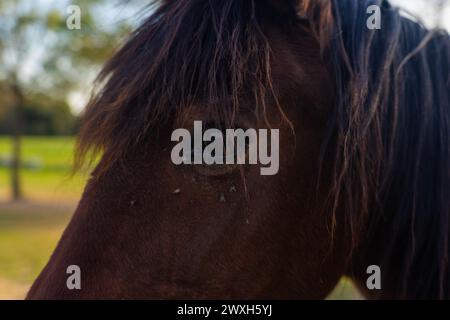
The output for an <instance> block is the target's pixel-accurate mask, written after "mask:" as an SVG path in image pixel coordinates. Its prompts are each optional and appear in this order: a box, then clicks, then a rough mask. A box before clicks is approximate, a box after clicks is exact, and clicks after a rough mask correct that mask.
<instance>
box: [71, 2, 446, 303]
mask: <svg viewBox="0 0 450 320" xmlns="http://www.w3.org/2000/svg"><path fill="white" fill-rule="evenodd" d="M282 3H285V4H287V5H285V6H284V5H282V7H283V8H284V10H285V11H286V12H287V13H290V15H291V16H296V17H301V18H302V20H304V19H306V20H308V21H309V24H310V26H309V27H310V29H311V32H313V34H314V36H315V37H316V39H317V41H318V43H319V44H320V47H321V51H322V54H323V61H324V63H325V64H326V66H327V68H328V70H329V73H330V75H331V76H332V80H333V85H334V95H333V101H334V108H333V113H332V114H331V115H330V123H329V126H328V127H329V135H328V136H329V138H328V139H327V140H326V141H324V146H323V150H324V154H325V150H329V148H334V154H336V158H335V168H334V185H333V189H332V190H331V199H332V205H333V208H334V209H336V208H337V207H338V206H343V207H344V208H345V210H346V217H347V221H346V225H347V226H348V231H349V232H350V233H351V235H352V239H353V241H352V244H353V250H352V252H353V256H352V257H351V258H354V257H355V256H357V255H358V256H359V257H360V259H362V260H364V259H366V260H370V261H372V263H374V264H379V265H380V266H381V270H382V274H383V277H384V279H385V280H386V282H388V283H390V284H391V285H390V286H391V287H392V288H391V291H392V296H393V297H397V298H450V275H449V265H448V258H449V233H450V221H449V218H450V200H449V199H450V105H449V104H450V96H449V95H450V78H449V75H450V70H449V68H450V39H449V35H448V34H447V33H446V32H444V31H439V30H436V31H429V30H427V29H426V28H424V27H423V26H422V25H421V24H419V23H417V22H413V21H411V20H410V19H407V18H404V17H402V16H401V15H400V13H399V11H398V10H397V9H396V8H393V7H391V6H390V5H389V4H388V2H387V1H381V0H299V1H295V0H279V1H278V0H272V1H269V0H267V1H263V0H220V1H214V0H209V1H208V0H177V1H175V0H172V1H164V2H162V4H161V5H160V6H159V7H158V9H157V10H156V11H155V12H154V13H153V14H152V15H151V17H149V18H148V19H147V20H146V21H145V22H144V23H143V25H142V26H141V27H140V28H139V29H138V30H137V31H136V32H134V33H133V34H132V35H131V36H130V38H129V40H128V41H127V42H126V43H125V44H124V46H123V47H122V49H121V50H120V51H119V52H118V53H117V54H116V55H115V56H114V57H113V58H112V59H111V60H110V61H109V62H108V63H107V65H106V66H105V68H104V69H103V71H102V73H101V74H100V77H99V80H98V81H99V83H101V85H102V86H101V89H100V90H99V91H98V92H97V93H96V94H95V95H94V96H93V98H92V100H91V102H90V103H89V105H88V106H87V109H86V112H85V115H84V118H83V122H82V127H81V133H80V138H79V157H80V158H83V156H84V155H85V154H86V153H88V152H89V151H90V150H94V151H95V150H102V151H104V153H105V154H106V155H108V159H109V161H105V163H108V162H109V163H112V162H114V161H116V160H117V159H120V158H121V157H122V156H123V155H124V154H126V152H127V150H128V148H129V146H133V145H138V144H139V143H140V142H141V141H143V140H145V139H147V138H148V136H149V134H150V129H151V128H152V127H153V126H157V125H158V124H160V123H161V121H163V119H165V118H166V117H167V115H168V114H169V113H171V112H174V110H173V108H177V110H175V112H178V111H179V110H183V109H184V108H187V107H189V105H190V104H192V102H193V101H197V100H202V101H208V105H209V107H210V108H212V110H213V111H214V112H215V113H216V114H217V117H218V118H225V119H227V120H230V121H232V119H233V117H234V115H235V114H236V112H238V110H239V105H240V103H239V97H240V96H241V94H242V92H243V90H245V91H246V92H251V93H252V99H253V100H254V105H255V106H259V108H261V109H264V101H266V100H267V97H268V96H273V90H272V79H271V73H270V63H269V62H270V54H271V51H270V43H269V42H268V40H267V38H266V36H265V35H264V27H265V26H266V25H267V24H268V23H271V21H272V17H271V13H274V12H279V10H272V9H271V6H277V4H282ZM373 4H375V5H378V6H380V7H381V10H382V14H381V17H382V22H381V30H370V29H368V28H367V27H366V21H367V18H368V14H367V11H366V10H367V8H368V6H369V5H373ZM283 14H284V13H283ZM283 19H284V18H283ZM283 19H281V20H283ZM289 19H290V17H289ZM289 19H286V20H289ZM292 22H293V24H295V23H297V22H296V19H295V18H293V19H292ZM230 62H231V63H230ZM333 211H335V210H333Z"/></svg>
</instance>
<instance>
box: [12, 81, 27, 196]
mask: <svg viewBox="0 0 450 320" xmlns="http://www.w3.org/2000/svg"><path fill="white" fill-rule="evenodd" d="M12 91H13V93H14V97H15V103H14V105H13V112H12V159H11V191H12V199H13V200H14V201H18V200H21V199H22V188H21V180H20V167H21V153H22V150H21V149H22V130H23V114H22V110H23V103H24V99H23V93H22V89H21V88H20V86H19V85H18V84H17V83H15V84H13V85H12Z"/></svg>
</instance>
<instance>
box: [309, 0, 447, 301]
mask: <svg viewBox="0 0 450 320" xmlns="http://www.w3.org/2000/svg"><path fill="white" fill-rule="evenodd" d="M373 4H375V5H378V6H379V7H380V8H381V17H382V23H381V29H380V30H377V29H375V30H369V28H367V27H366V20H367V18H368V15H367V11H366V10H367V8H368V6H369V5H373ZM301 11H302V13H303V14H305V15H306V16H307V17H309V18H310V19H311V20H312V21H313V23H314V26H315V27H314V29H315V32H316V35H317V38H318V40H319V41H320V43H321V44H322V50H323V53H324V61H328V62H329V64H328V67H329V70H330V73H331V74H332V75H333V76H334V83H335V96H334V101H335V104H334V106H335V108H334V115H333V116H332V117H331V119H332V122H331V124H330V136H331V137H334V136H336V135H337V145H336V148H337V149H336V150H337V151H336V155H337V157H336V167H335V185H334V189H333V191H334V192H333V198H334V200H335V205H336V206H337V205H339V204H340V203H341V201H343V203H344V206H345V209H346V211H347V217H348V221H347V222H348V226H349V228H350V230H351V232H352V235H353V245H354V251H353V253H354V254H355V255H360V256H362V257H363V258H362V259H363V260H364V261H367V262H369V261H370V262H371V263H373V264H379V265H380V267H381V270H382V274H383V278H384V280H385V283H389V289H390V291H391V294H390V295H391V297H395V298H447V299H448V298H450V273H449V265H448V258H449V233H450V222H449V217H450V69H449V68H450V38H449V35H448V34H447V32H445V31H442V30H433V31H429V30H427V29H426V28H425V27H423V26H422V25H421V24H420V23H417V22H413V21H411V20H410V19H407V18H404V17H402V16H401V15H400V13H399V11H398V9H397V8H393V7H392V6H391V5H389V3H388V2H387V1H374V0H370V1H368V0H366V1H355V0H339V1H304V2H303V5H302V8H301Z"/></svg>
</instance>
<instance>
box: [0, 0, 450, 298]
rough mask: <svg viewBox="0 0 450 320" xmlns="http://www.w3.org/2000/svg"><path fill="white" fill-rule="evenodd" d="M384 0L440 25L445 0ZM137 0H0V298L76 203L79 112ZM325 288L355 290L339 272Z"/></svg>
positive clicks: (20, 294) (342, 294)
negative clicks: (334, 284)
mask: <svg viewBox="0 0 450 320" xmlns="http://www.w3.org/2000/svg"><path fill="white" fill-rule="evenodd" d="M391 2H392V3H393V4H397V5H399V6H401V7H402V8H404V9H405V10H406V11H407V12H410V13H411V14H412V15H415V16H417V17H419V18H420V19H422V20H423V22H424V23H425V24H426V25H427V26H429V27H435V26H439V27H443V28H447V29H448V30H450V1H447V0H434V1H433V0H392V1H391ZM146 3H148V1H146V0H128V1H127V0H122V1H120V0H113V1H111V0H110V1H107V0H78V1H68V0H34V1H29V0H1V2H0V299H22V298H24V296H25V294H26V292H27V290H28V288H29V286H30V285H31V283H32V281H33V280H34V279H35V278H36V276H37V275H38V273H39V272H40V270H41V269H42V268H43V266H44V265H45V263H46V262H47V260H48V258H49V256H50V254H51V252H52V250H53V249H54V247H55V246H56V243H57V241H58V239H59V237H60V236H61V233H62V231H63V230H64V227H65V225H66V224H67V222H68V220H69V219H70V216H71V214H72V213H73V211H74V209H75V207H76V205H77V201H78V200H79V198H80V196H81V193H82V191H83V187H84V184H85V182H86V179H87V176H88V172H87V170H86V172H84V173H83V172H80V173H77V174H75V175H74V176H72V175H71V167H72V160H73V151H74V140H75V139H74V136H75V135H76V132H77V128H78V117H79V114H80V112H82V110H83V107H84V105H85V104H86V101H87V99H88V98H89V94H90V91H91V88H92V81H93V80H94V78H95V76H96V74H97V72H98V71H99V70H100V67H101V65H102V64H103V63H104V62H105V61H106V60H107V58H108V57H110V56H111V55H112V53H113V52H114V50H115V49H116V48H117V47H118V46H119V44H120V43H121V41H122V40H123V39H124V37H126V35H127V34H128V33H129V32H130V31H131V30H132V29H133V28H134V27H136V26H137V25H138V24H139V22H140V21H141V20H142V19H143V18H145V16H146V15H147V14H148V10H147V11H145V10H144V11H143V8H144V7H145V5H146ZM73 5H75V6H77V7H73ZM78 8H79V13H80V19H79V20H78V21H77V13H78V12H77V10H78ZM78 22H80V24H79V25H77V23H78ZM78 27H80V28H78ZM330 298H331V299H358V298H360V296H359V294H358V292H357V291H356V290H355V289H354V288H353V286H352V284H351V283H350V282H349V281H348V280H346V279H343V280H342V281H341V284H340V285H339V286H338V287H337V288H336V289H335V291H334V292H333V293H332V295H331V296H330Z"/></svg>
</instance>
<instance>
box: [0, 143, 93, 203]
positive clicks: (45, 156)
mask: <svg viewBox="0 0 450 320" xmlns="http://www.w3.org/2000/svg"><path fill="white" fill-rule="evenodd" d="M74 143H75V140H74V138H73V137H24V138H23V146H22V162H23V168H22V170H21V180H22V189H23V193H24V197H25V198H26V199H29V200H35V201H51V200H54V199H57V200H58V201H59V202H60V201H66V202H73V201H77V200H78V198H79V196H80V194H81V192H82V190H83V186H84V184H85V181H86V175H84V174H80V173H77V174H75V175H73V176H71V169H72V163H73V161H72V160H73V150H74ZM10 157H11V141H10V138H8V137H1V136H0V199H3V200H6V199H8V198H9V197H10V188H9V185H10V173H9V169H8V168H7V166H6V165H5V163H6V162H7V161H8V159H10ZM1 163H3V164H1Z"/></svg>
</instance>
